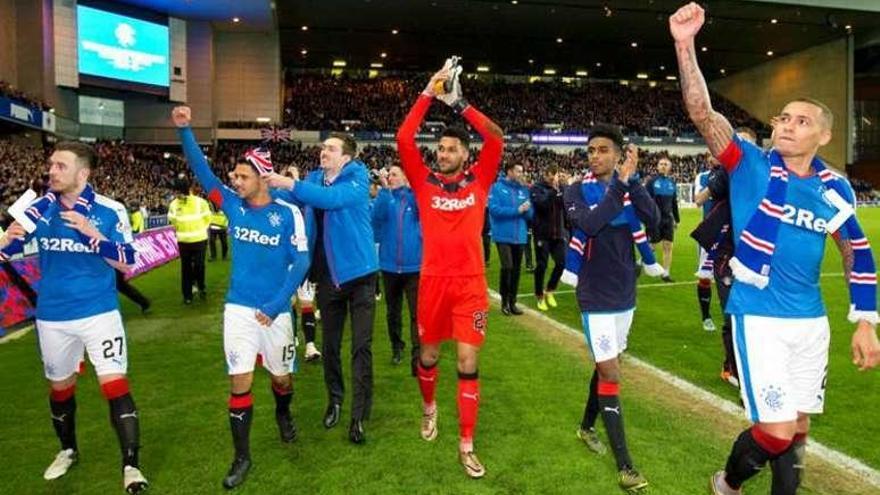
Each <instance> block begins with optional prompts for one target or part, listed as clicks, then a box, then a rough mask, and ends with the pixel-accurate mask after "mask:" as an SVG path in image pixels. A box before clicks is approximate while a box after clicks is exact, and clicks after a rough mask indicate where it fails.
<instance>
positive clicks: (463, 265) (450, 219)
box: [397, 94, 504, 277]
mask: <svg viewBox="0 0 880 495" xmlns="http://www.w3.org/2000/svg"><path fill="white" fill-rule="evenodd" d="M431 101H432V98H431V97H430V96H427V95H424V94H422V95H420V96H419V99H418V100H416V103H415V105H413V107H412V109H411V110H410V111H409V114H408V115H407V116H406V120H404V121H403V125H401V126H400V130H399V131H398V132H397V150H398V153H400V161H401V164H402V165H403V171H404V173H406V176H407V178H408V179H409V182H410V186H411V187H412V189H413V192H414V193H415V196H416V201H417V202H418V205H419V220H420V221H421V224H422V239H423V248H422V249H423V254H422V270H421V273H422V274H423V275H433V276H447V277H457V276H469V275H482V274H484V273H485V272H486V266H485V265H484V263H483V247H482V242H483V238H482V231H483V221H484V219H485V215H486V201H487V198H488V196H489V188H491V187H492V184H493V183H494V182H495V179H496V176H497V175H498V165H499V164H500V163H501V151H502V149H503V147H504V142H503V139H502V135H501V130H500V129H499V128H498V126H497V125H495V123H493V122H492V121H491V120H489V118H488V117H486V116H485V115H483V114H482V113H480V111H479V110H477V109H476V108H474V107H473V106H468V107H467V108H465V109H464V110H463V111H462V112H461V115H462V116H463V117H464V118H465V119H466V120H467V121H468V122H469V123H470V124H471V125H472V126H473V127H474V129H476V130H477V132H479V133H480V135H481V136H482V137H483V149H482V150H481V151H480V156H479V157H478V159H477V162H476V163H475V164H474V165H473V166H471V167H470V168H469V169H468V170H467V171H465V172H463V173H461V174H458V175H456V176H454V177H448V178H447V177H444V176H442V175H440V174H438V173H435V172H431V170H430V169H428V167H427V166H426V165H425V162H424V161H423V160H422V154H421V152H420V151H419V148H418V146H417V145H416V132H417V131H418V129H419V126H421V124H422V120H424V118H425V114H426V113H428V108H429V107H430V106H431Z"/></svg>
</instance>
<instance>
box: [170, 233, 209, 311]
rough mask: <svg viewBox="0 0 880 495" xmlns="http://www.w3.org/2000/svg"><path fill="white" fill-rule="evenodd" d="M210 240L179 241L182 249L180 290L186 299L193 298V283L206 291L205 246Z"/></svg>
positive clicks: (178, 245)
mask: <svg viewBox="0 0 880 495" xmlns="http://www.w3.org/2000/svg"><path fill="white" fill-rule="evenodd" d="M207 244H208V241H199V242H178V243H177V248H178V249H179V250H180V290H181V292H182V293H183V299H184V300H185V301H191V300H192V298H193V293H192V292H193V291H192V288H193V284H195V285H196V286H197V287H198V288H199V291H200V292H202V293H203V294H204V293H205V248H206V247H207V246H206V245H207Z"/></svg>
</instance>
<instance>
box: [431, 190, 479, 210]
mask: <svg viewBox="0 0 880 495" xmlns="http://www.w3.org/2000/svg"><path fill="white" fill-rule="evenodd" d="M475 204H477V199H476V197H474V193H470V194H469V195H468V197H466V198H444V197H442V196H432V197H431V208H434V209H435V210H442V211H459V210H464V209H465V208H470V207H471V206H474V205H475Z"/></svg>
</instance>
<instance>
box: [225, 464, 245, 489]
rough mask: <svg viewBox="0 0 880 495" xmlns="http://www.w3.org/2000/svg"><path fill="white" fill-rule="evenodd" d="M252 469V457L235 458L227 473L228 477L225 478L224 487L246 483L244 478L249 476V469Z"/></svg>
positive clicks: (233, 486)
mask: <svg viewBox="0 0 880 495" xmlns="http://www.w3.org/2000/svg"><path fill="white" fill-rule="evenodd" d="M250 470H251V460H250V458H248V457H236V458H235V460H233V461H232V467H230V468H229V472H228V473H226V477H225V478H223V488H226V489H231V488H235V487H237V486H238V485H240V484H242V483H244V479H245V477H246V476H247V474H248V471H250Z"/></svg>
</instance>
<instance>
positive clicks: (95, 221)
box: [89, 215, 104, 229]
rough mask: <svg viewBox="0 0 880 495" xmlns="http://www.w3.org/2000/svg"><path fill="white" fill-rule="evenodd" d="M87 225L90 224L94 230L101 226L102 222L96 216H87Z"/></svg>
mask: <svg viewBox="0 0 880 495" xmlns="http://www.w3.org/2000/svg"><path fill="white" fill-rule="evenodd" d="M89 223H91V224H92V225H93V226H94V227H95V228H96V229H97V228H99V227H100V226H101V225H103V223H104V222H102V221H101V218H100V217H98V216H96V215H89Z"/></svg>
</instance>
